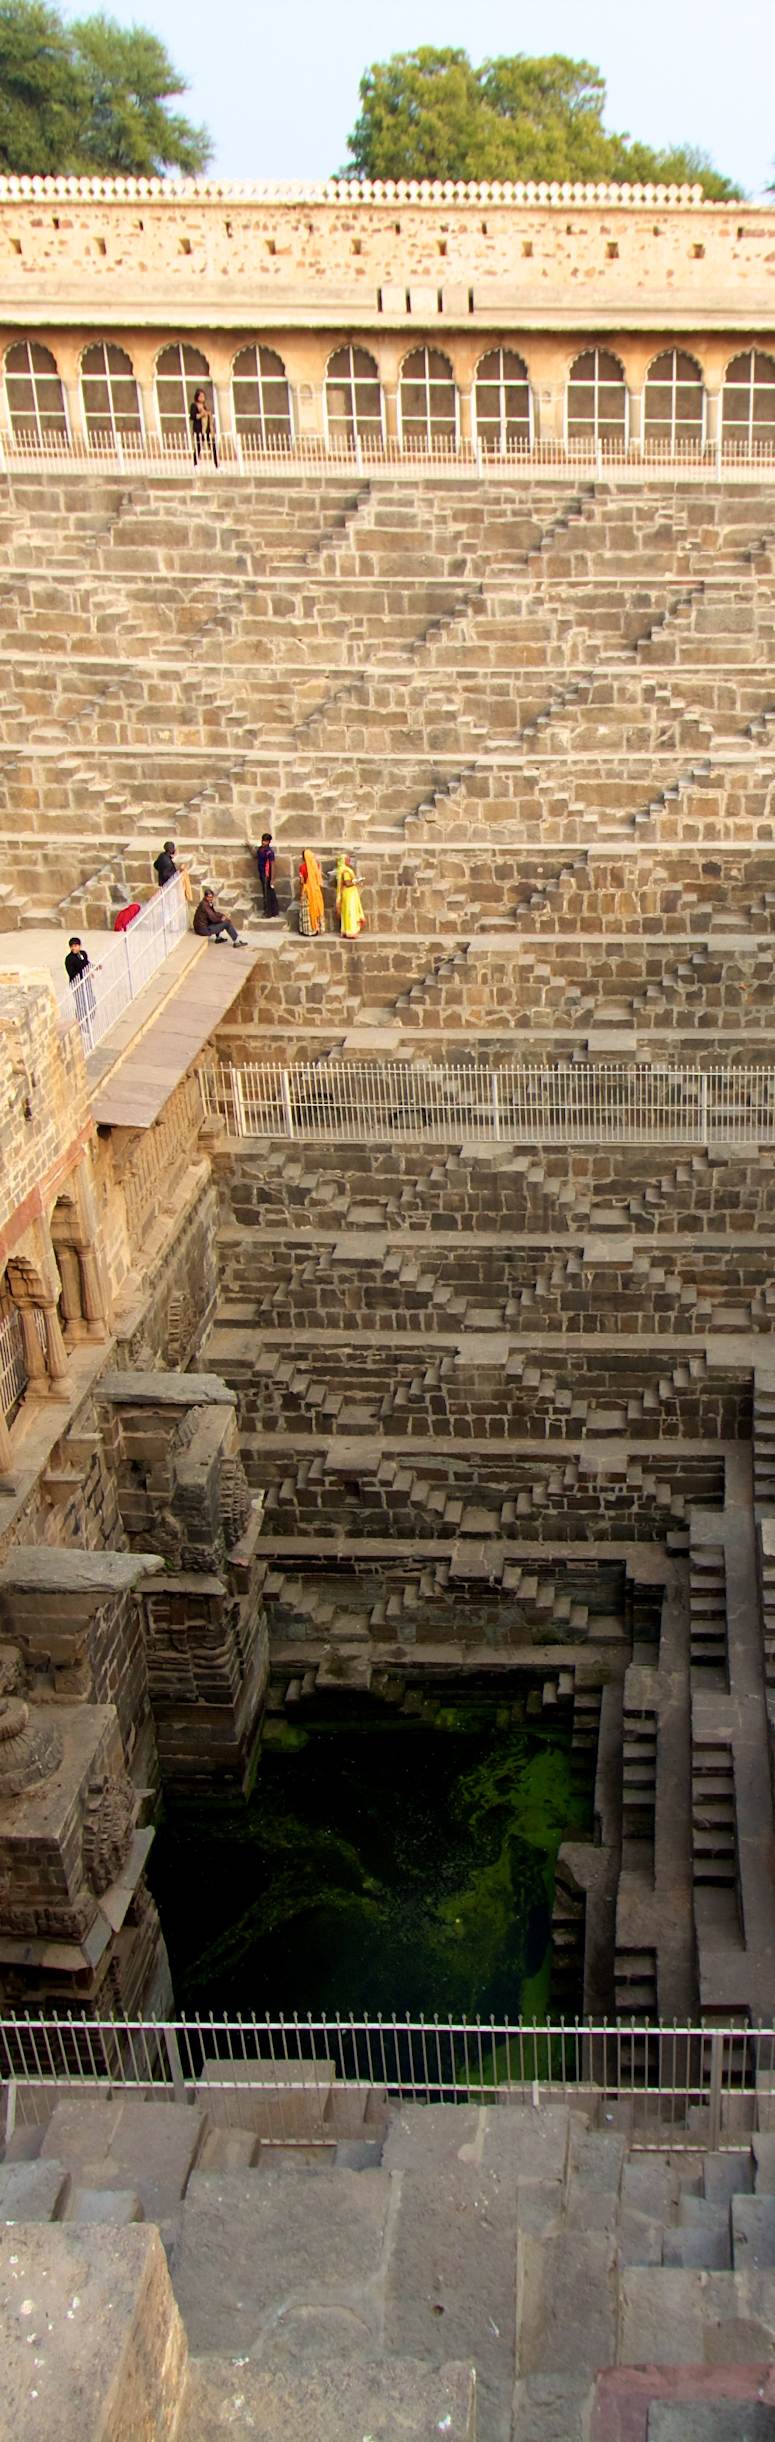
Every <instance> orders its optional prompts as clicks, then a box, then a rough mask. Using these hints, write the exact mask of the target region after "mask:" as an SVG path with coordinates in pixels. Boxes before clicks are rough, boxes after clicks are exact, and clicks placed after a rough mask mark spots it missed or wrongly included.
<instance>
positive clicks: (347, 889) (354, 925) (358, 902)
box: [336, 856, 366, 941]
mask: <svg viewBox="0 0 775 2442" xmlns="http://www.w3.org/2000/svg"><path fill="white" fill-rule="evenodd" d="M336 912H337V915H338V917H339V925H340V930H341V933H342V938H343V940H345V941H356V940H357V938H358V934H359V933H360V932H362V931H363V927H364V924H365V922H366V918H365V916H364V913H363V902H362V899H361V894H360V891H359V888H358V876H357V873H356V871H355V867H354V865H352V864H351V863H350V859H349V856H343V857H340V859H339V862H338V865H337V875H336Z"/></svg>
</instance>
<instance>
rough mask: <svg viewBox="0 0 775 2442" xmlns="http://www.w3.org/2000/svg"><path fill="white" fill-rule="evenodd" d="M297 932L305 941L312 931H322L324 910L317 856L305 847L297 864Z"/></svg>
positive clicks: (321, 878)
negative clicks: (299, 862)
mask: <svg viewBox="0 0 775 2442" xmlns="http://www.w3.org/2000/svg"><path fill="white" fill-rule="evenodd" d="M299 883H300V890H299V932H300V933H303V934H304V938H305V940H306V941H308V940H309V939H310V936H311V934H313V933H324V932H325V929H326V911H325V907H324V905H323V876H322V873H321V870H320V866H319V864H318V860H317V857H316V856H315V855H313V851H312V849H311V848H305V850H304V855H303V857H302V860H301V864H300V866H299Z"/></svg>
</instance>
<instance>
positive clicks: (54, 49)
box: [0, 0, 212, 178]
mask: <svg viewBox="0 0 775 2442" xmlns="http://www.w3.org/2000/svg"><path fill="white" fill-rule="evenodd" d="M185 90H186V84H185V78H184V77H182V76H180V75H179V74H178V71H177V69H176V68H174V67H173V64H172V61H171V59H170V58H169V56H168V53H167V51H166V50H165V47H164V44H163V43H162V42H160V41H159V40H158V37H157V36H156V35H155V34H151V33H149V32H147V31H146V29H145V28H144V27H142V26H132V27H131V28H128V29H125V28H124V27H123V26H119V25H116V24H115V22H114V20H113V19H112V18H110V17H102V16H99V17H85V18H82V19H79V20H78V22H77V23H75V24H73V25H69V26H67V25H65V24H64V23H63V20H62V18H61V17H60V15H59V12H58V10H57V9H56V8H54V7H51V6H49V5H48V0H0V170H2V171H4V172H6V173H8V172H11V173H17V174H19V175H22V176H24V175H27V176H30V177H35V176H37V177H47V176H57V175H60V174H62V175H65V176H68V175H71V176H85V177H88V176H95V175H99V176H110V175H111V173H115V175H117V176H123V177H138V178H160V177H163V176H164V173H165V171H166V170H168V169H173V168H174V169H178V170H184V171H186V172H187V173H189V174H192V173H196V172H198V171H200V170H203V169H204V168H205V167H206V164H207V162H208V160H209V158H210V153H211V149H212V147H211V144H210V140H209V137H208V134H207V131H206V129H205V128H203V127H193V126H192V125H191V123H190V121H189V120H188V119H185V118H183V117H182V115H180V114H175V113H173V112H170V111H169V110H168V108H167V104H168V102H169V101H170V100H171V99H173V98H174V97H175V96H176V95H177V94H181V93H185Z"/></svg>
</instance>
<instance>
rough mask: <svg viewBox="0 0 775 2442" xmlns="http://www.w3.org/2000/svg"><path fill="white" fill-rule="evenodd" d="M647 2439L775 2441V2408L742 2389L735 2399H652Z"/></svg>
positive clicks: (661, 2441)
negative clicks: (743, 2392)
mask: <svg viewBox="0 0 775 2442" xmlns="http://www.w3.org/2000/svg"><path fill="white" fill-rule="evenodd" d="M646 2442H775V2408H767V2407H765V2406H763V2404H762V2402H761V2401H759V2400H752V2399H751V2398H750V2397H749V2396H747V2395H746V2396H744V2395H743V2394H742V2393H741V2394H740V2396H739V2397H738V2398H737V2399H736V2400H735V2399H732V2400H715V2401H714V2400H708V2399H701V2400H698V2399H697V2398H694V2399H683V2400H655V2401H653V2402H652V2405H651V2407H650V2408H649V2411H648V2424H647V2427H646Z"/></svg>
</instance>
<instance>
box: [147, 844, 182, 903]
mask: <svg viewBox="0 0 775 2442" xmlns="http://www.w3.org/2000/svg"><path fill="white" fill-rule="evenodd" d="M153 870H154V873H155V875H156V880H157V882H158V885H159V889H160V890H164V889H165V887H166V884H167V883H168V882H176V881H177V878H178V868H177V865H176V863H175V842H174V839H165V842H164V846H163V848H160V849H159V854H158V856H155V857H154V860H153Z"/></svg>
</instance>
